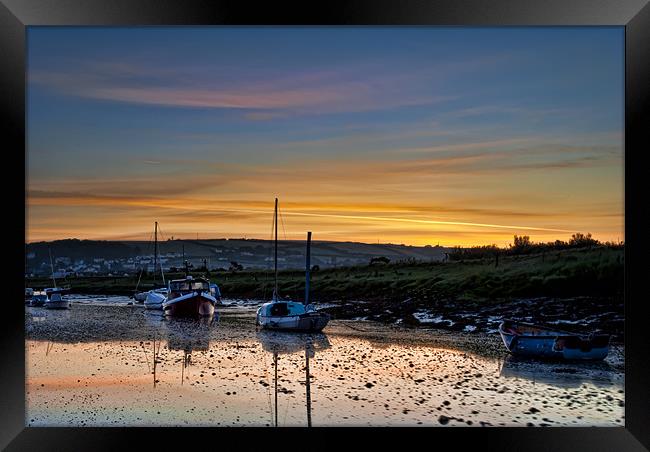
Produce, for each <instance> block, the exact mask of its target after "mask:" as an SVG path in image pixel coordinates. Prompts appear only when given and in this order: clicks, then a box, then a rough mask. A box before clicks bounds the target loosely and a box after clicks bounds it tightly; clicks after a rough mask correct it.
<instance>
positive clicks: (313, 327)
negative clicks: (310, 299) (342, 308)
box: [257, 312, 329, 332]
mask: <svg viewBox="0 0 650 452" xmlns="http://www.w3.org/2000/svg"><path fill="white" fill-rule="evenodd" d="M328 322H329V316H328V315H327V314H324V313H319V312H308V313H305V314H300V315H291V316H264V315H259V314H258V315H257V324H258V325H260V326H261V327H262V328H266V329H271V330H293V331H311V332H314V331H321V330H322V329H323V328H325V326H326V325H327V323H328Z"/></svg>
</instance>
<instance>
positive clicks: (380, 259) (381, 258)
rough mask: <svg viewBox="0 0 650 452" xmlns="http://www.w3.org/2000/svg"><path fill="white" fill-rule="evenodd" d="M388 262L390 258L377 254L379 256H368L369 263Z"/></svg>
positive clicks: (383, 263) (381, 263)
mask: <svg viewBox="0 0 650 452" xmlns="http://www.w3.org/2000/svg"><path fill="white" fill-rule="evenodd" d="M389 262H390V259H389V258H387V257H385V256H379V257H372V258H370V265H377V264H380V265H385V264H388V263H389Z"/></svg>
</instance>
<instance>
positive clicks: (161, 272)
mask: <svg viewBox="0 0 650 452" xmlns="http://www.w3.org/2000/svg"><path fill="white" fill-rule="evenodd" d="M158 234H160V236H161V238H160V240H163V241H164V236H163V233H162V229H161V228H160V224H158ZM158 254H159V256H158V259H159V260H160V245H158ZM155 271H156V269H155V268H154V272H155ZM160 275H161V276H162V281H163V286H164V285H165V270H164V269H163V265H162V261H160Z"/></svg>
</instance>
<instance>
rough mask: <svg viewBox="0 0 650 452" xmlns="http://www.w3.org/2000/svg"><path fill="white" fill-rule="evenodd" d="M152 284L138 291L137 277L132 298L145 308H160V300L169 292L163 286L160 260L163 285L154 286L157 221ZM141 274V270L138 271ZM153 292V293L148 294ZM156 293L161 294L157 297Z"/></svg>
mask: <svg viewBox="0 0 650 452" xmlns="http://www.w3.org/2000/svg"><path fill="white" fill-rule="evenodd" d="M153 262H154V263H153V285H154V289H151V290H147V291H144V292H138V286H139V285H140V278H138V283H137V284H136V288H135V293H134V294H133V299H134V300H135V301H137V302H138V303H144V304H145V308H147V309H160V305H161V303H162V300H163V299H164V298H165V297H166V296H167V295H168V294H169V289H168V288H167V287H166V286H165V272H164V271H163V268H162V262H161V263H160V274H161V276H162V283H163V287H158V288H156V278H157V275H158V222H157V221H156V222H154V258H153ZM140 276H142V272H141V273H140ZM152 293H154V294H155V295H153V296H151V297H150V296H149V295H150V294H152ZM158 295H162V296H163V297H162V299H161V297H159V296H158Z"/></svg>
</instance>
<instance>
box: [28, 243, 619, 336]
mask: <svg viewBox="0 0 650 452" xmlns="http://www.w3.org/2000/svg"><path fill="white" fill-rule="evenodd" d="M623 270H624V250H623V249H612V248H593V249H589V248H582V249H569V250H562V251H557V252H548V253H545V254H532V255H522V256H503V257H501V258H500V259H499V262H498V266H497V265H496V261H494V260H492V259H472V260H467V261H461V262H449V263H410V264H409V263H399V264H388V265H379V266H370V265H368V266H359V267H345V268H338V269H329V270H320V271H314V272H312V277H311V290H310V300H311V301H312V302H315V303H318V304H321V305H322V306H324V309H325V310H326V311H327V312H329V313H330V314H332V316H333V317H334V318H336V319H367V320H376V321H380V322H384V323H391V324H395V323H396V324H404V325H411V326H418V325H422V326H430V327H436V328H438V329H442V330H450V331H467V330H472V331H476V332H493V331H494V330H495V329H496V326H497V325H498V323H499V322H500V320H501V319H503V318H508V317H512V318H517V319H524V320H528V321H532V322H542V323H549V324H552V325H556V327H558V328H564V329H575V328H578V329H580V328H582V329H583V330H588V331H596V330H599V331H602V332H605V333H607V334H610V335H612V336H613V338H614V340H615V341H618V342H622V341H623V334H624V303H623V276H624V273H623ZM197 275H198V274H197ZM180 277H183V275H182V274H172V275H168V279H171V278H180ZM210 278H211V280H212V281H216V282H217V283H218V284H219V286H220V288H221V292H222V294H223V295H224V297H226V298H229V299H257V300H268V299H269V298H270V296H271V293H272V283H273V279H272V274H271V273H270V272H263V271H241V272H226V273H212V274H211V275H210ZM50 282H51V281H49V280H27V281H26V283H27V284H28V285H30V286H31V287H44V286H45V285H48V284H49V283H50ZM65 283H66V284H70V285H71V286H72V291H73V292H74V293H82V294H109V295H110V294H120V295H131V294H133V289H134V288H135V287H136V284H137V279H134V278H127V277H123V278H118V277H86V278H76V279H68V280H67V281H65ZM151 283H152V281H150V280H147V279H144V280H142V281H141V282H140V290H143V289H146V288H147V287H150V286H151ZM278 286H279V292H280V294H281V295H283V296H285V297H290V298H291V299H293V300H296V301H301V300H303V299H304V286H305V281H304V272H301V271H284V272H280V274H279V283H278Z"/></svg>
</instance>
